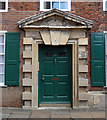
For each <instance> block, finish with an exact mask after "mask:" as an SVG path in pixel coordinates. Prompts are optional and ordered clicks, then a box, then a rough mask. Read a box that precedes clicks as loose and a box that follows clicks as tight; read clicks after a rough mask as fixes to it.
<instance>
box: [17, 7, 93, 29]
mask: <svg viewBox="0 0 107 120" xmlns="http://www.w3.org/2000/svg"><path fill="white" fill-rule="evenodd" d="M18 25H19V27H20V28H24V27H38V26H39V28H41V27H49V26H50V27H51V26H56V27H57V26H58V27H59V26H60V27H61V26H62V27H68V28H72V27H73V26H83V27H84V26H85V27H86V28H91V27H92V25H93V21H91V20H88V19H85V18H83V17H80V16H77V15H74V14H71V13H69V12H64V11H61V10H58V9H53V10H50V11H46V12H42V13H40V14H37V15H34V16H31V17H28V18H25V19H23V20H21V21H19V22H18Z"/></svg>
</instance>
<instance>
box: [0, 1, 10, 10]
mask: <svg viewBox="0 0 107 120" xmlns="http://www.w3.org/2000/svg"><path fill="white" fill-rule="evenodd" d="M0 2H5V3H6V8H5V10H2V9H0V12H8V0H0Z"/></svg>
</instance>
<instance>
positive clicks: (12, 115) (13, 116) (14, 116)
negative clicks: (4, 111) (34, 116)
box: [9, 114, 30, 118]
mask: <svg viewBox="0 0 107 120" xmlns="http://www.w3.org/2000/svg"><path fill="white" fill-rule="evenodd" d="M29 117H30V116H29V115H16V114H11V115H10V116H9V118H29Z"/></svg>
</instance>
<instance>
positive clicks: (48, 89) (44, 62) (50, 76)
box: [39, 45, 72, 103]
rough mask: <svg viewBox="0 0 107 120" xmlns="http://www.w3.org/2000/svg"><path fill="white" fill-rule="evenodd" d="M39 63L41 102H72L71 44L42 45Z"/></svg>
mask: <svg viewBox="0 0 107 120" xmlns="http://www.w3.org/2000/svg"><path fill="white" fill-rule="evenodd" d="M39 65H40V66H39V68H40V69H39V103H70V102H71V89H72V88H71V83H72V82H71V73H72V72H71V68H72V66H71V48H70V46H44V45H40V46H39Z"/></svg>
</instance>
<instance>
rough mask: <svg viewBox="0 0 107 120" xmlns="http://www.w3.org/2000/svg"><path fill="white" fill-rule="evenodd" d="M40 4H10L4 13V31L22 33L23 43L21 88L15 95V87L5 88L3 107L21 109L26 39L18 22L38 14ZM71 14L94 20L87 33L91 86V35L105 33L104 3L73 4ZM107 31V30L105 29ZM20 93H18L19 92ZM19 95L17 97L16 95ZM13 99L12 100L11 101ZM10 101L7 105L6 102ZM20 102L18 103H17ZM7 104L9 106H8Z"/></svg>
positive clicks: (21, 46)
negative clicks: (24, 43)
mask: <svg viewBox="0 0 107 120" xmlns="http://www.w3.org/2000/svg"><path fill="white" fill-rule="evenodd" d="M39 5H40V4H39V2H36V3H34V2H9V9H8V12H6V13H2V29H3V30H7V31H8V32H20V33H21V41H20V86H19V87H16V89H15V92H14V93H13V91H12V90H13V87H7V88H3V91H5V92H6V93H10V94H5V93H4V92H3V98H4V100H3V106H13V107H21V104H22V102H21V93H22V91H23V90H22V87H21V84H22V81H21V80H22V78H23V75H22V65H23V58H22V51H23V45H22V38H23V37H24V31H23V30H21V29H19V28H18V25H17V22H18V21H19V20H21V19H24V18H26V17H29V16H32V15H34V14H38V13H39V12H40V11H39V9H40V6H39ZM71 6H72V7H71V11H70V12H71V13H73V14H76V15H79V16H82V17H85V18H87V19H90V20H93V21H94V25H93V28H92V29H90V30H88V31H87V36H88V38H89V46H88V47H87V50H88V53H89V56H88V65H89V72H88V74H87V77H88V79H89V85H90V83H91V79H90V33H91V32H103V31H104V27H105V24H106V25H107V14H106V12H103V3H100V2H96V3H94V2H91V3H88V2H81V3H80V2H73V3H71ZM105 29H106V30H107V28H105ZM89 89H90V90H102V87H101V88H99V87H94V88H91V87H90V86H89ZM17 91H18V92H17ZM15 93H17V95H16V94H15ZM11 98H12V100H11ZM6 99H7V100H9V102H8V103H7V102H6V101H7V100H6ZM16 101H18V102H16ZM6 103H7V104H6Z"/></svg>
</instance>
